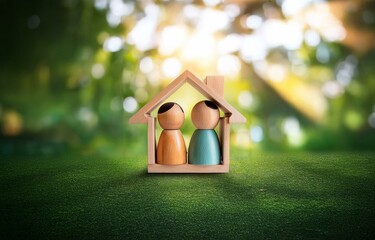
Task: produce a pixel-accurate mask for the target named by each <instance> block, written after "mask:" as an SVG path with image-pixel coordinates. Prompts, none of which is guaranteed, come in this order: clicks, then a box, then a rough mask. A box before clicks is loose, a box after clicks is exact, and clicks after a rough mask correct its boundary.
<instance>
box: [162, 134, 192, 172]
mask: <svg viewBox="0 0 375 240" xmlns="http://www.w3.org/2000/svg"><path fill="white" fill-rule="evenodd" d="M156 162H157V163H158V164H169V165H177V164H185V163H186V146H185V141H184V138H183V136H182V134H181V131H180V130H163V131H162V132H161V134H160V138H159V144H158V147H157V156H156Z"/></svg>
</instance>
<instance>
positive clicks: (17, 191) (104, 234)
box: [0, 150, 375, 239]
mask: <svg viewBox="0 0 375 240" xmlns="http://www.w3.org/2000/svg"><path fill="white" fill-rule="evenodd" d="M231 158H232V159H234V160H233V161H232V163H231V169H230V173H229V174H204V175H196V174H187V175H185V174H179V175H178V174H165V175H150V174H147V173H146V154H131V153H127V152H125V151H123V152H115V153H114V154H109V155H108V156H102V155H90V154H71V155H69V154H66V155H63V156H58V157H45V156H44V157H43V156H34V157H22V156H21V157H20V156H19V157H12V158H10V157H7V158H5V157H1V161H0V164H1V165H0V187H1V194H0V206H1V210H0V216H1V220H0V221H1V225H0V226H1V230H0V234H1V235H0V239H16V238H17V239H19V238H24V239H26V238H27V239H31V238H33V239H72V238H80V239H129V238H138V239H140V238H159V239H166V238H169V239H179V238H177V236H180V238H196V239H201V238H202V237H205V238H212V239H218V238H224V239H228V238H230V239H327V238H335V239H348V238H350V239H373V238H374V236H375V230H374V226H375V225H374V223H375V211H374V210H375V206H374V205H375V189H374V188H375V174H374V173H375V172H374V170H375V153H374V152H365V153H361V152H358V153H357V152H340V153H298V152H294V153H260V152H256V153H248V152H245V151H239V150H234V151H233V152H232V154H231Z"/></svg>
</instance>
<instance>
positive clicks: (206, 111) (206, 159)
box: [188, 100, 221, 165]
mask: <svg viewBox="0 0 375 240" xmlns="http://www.w3.org/2000/svg"><path fill="white" fill-rule="evenodd" d="M219 118H220V111H219V108H218V107H217V106H216V104H215V103H213V102H211V101H207V100H206V101H200V102H198V103H197V104H196V105H195V106H194V107H193V110H192V112H191V119H192V121H193V124H194V126H195V127H196V128H197V129H196V130H195V132H194V133H193V136H192V137H191V140H190V144H189V150H188V161H189V163H190V164H196V165H216V164H220V162H221V152H220V143H219V139H218V137H217V134H216V132H215V130H214V129H215V127H216V126H217V124H218V122H219Z"/></svg>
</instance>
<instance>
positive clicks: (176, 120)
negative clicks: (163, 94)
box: [158, 103, 185, 130]
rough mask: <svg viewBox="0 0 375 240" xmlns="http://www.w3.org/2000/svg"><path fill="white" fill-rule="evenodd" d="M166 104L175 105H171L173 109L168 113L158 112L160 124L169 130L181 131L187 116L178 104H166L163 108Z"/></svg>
mask: <svg viewBox="0 0 375 240" xmlns="http://www.w3.org/2000/svg"><path fill="white" fill-rule="evenodd" d="M166 104H169V105H171V104H173V105H171V106H172V107H171V108H169V109H168V110H167V111H164V112H158V122H159V124H160V126H161V127H162V128H163V129H167V130H176V129H180V128H181V127H182V124H183V123H184V120H185V114H184V112H183V110H182V108H181V107H180V105H178V104H177V103H165V104H163V105H162V107H163V106H165V105H166Z"/></svg>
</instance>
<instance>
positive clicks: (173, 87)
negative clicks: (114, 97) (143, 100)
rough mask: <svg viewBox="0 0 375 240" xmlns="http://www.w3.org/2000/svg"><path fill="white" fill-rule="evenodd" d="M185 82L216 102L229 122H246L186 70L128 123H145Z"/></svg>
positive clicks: (238, 113)
mask: <svg viewBox="0 0 375 240" xmlns="http://www.w3.org/2000/svg"><path fill="white" fill-rule="evenodd" d="M185 83H189V84H190V85H191V86H192V87H194V88H195V89H196V90H197V91H198V92H200V93H201V94H202V95H203V96H205V97H206V98H208V99H209V100H211V101H213V102H214V103H216V104H217V105H218V106H219V108H220V109H221V110H222V111H223V112H224V114H225V115H227V116H230V118H229V121H230V123H244V122H246V118H245V117H244V116H243V115H242V114H241V113H240V112H238V111H237V110H236V109H235V108H234V107H233V106H232V105H230V104H229V103H228V102H227V101H226V100H225V99H224V98H223V97H221V96H220V95H219V94H218V93H216V92H215V91H214V90H212V89H211V88H209V87H207V85H205V84H204V83H203V82H202V81H201V80H200V79H199V78H197V77H196V76H195V75H194V74H192V73H191V72H189V71H188V70H186V71H185V72H183V73H182V74H181V75H180V76H179V77H177V78H176V79H175V80H174V81H173V82H171V83H170V84H169V85H168V86H167V87H166V88H164V89H163V90H162V91H160V92H159V93H158V94H157V95H156V96H155V97H154V98H153V99H151V101H150V102H148V103H147V104H146V105H144V106H143V107H142V108H141V109H140V110H139V111H138V112H137V113H135V114H134V115H133V116H132V117H131V118H130V119H129V123H145V124H146V123H147V116H149V115H150V114H151V112H152V111H153V110H154V109H156V108H157V107H159V106H160V105H161V104H162V103H163V102H164V101H165V100H166V99H167V98H168V97H169V96H170V95H172V94H173V93H174V92H175V91H177V90H178V89H179V88H180V87H181V86H182V85H184V84H185Z"/></svg>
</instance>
